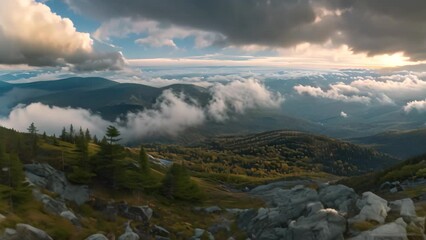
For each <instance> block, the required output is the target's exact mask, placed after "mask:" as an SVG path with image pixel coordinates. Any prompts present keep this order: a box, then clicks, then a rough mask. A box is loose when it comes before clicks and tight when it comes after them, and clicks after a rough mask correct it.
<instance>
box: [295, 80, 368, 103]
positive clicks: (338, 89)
mask: <svg viewBox="0 0 426 240" xmlns="http://www.w3.org/2000/svg"><path fill="white" fill-rule="evenodd" d="M294 90H296V92H297V93H298V94H300V95H302V94H306V95H310V96H313V97H320V98H327V99H333V100H338V101H342V102H357V103H364V104H368V103H370V102H371V98H370V97H368V96H360V95H356V94H353V93H358V92H359V91H358V90H357V89H355V88H353V87H351V86H348V85H345V84H344V83H338V84H333V85H330V89H328V90H322V89H321V88H320V87H312V86H304V85H297V86H295V87H294Z"/></svg>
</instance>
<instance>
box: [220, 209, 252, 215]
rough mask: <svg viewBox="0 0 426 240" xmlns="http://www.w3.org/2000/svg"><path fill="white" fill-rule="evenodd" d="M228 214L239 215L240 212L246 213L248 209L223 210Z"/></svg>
mask: <svg viewBox="0 0 426 240" xmlns="http://www.w3.org/2000/svg"><path fill="white" fill-rule="evenodd" d="M225 210H226V211H227V212H228V213H231V214H240V213H242V212H246V211H248V210H249V209H241V208H227V209H225Z"/></svg>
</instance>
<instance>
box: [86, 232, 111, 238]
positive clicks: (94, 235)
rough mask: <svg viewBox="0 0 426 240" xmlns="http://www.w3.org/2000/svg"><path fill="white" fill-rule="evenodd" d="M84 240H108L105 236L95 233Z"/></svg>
mask: <svg viewBox="0 0 426 240" xmlns="http://www.w3.org/2000/svg"><path fill="white" fill-rule="evenodd" d="M85 240H108V238H107V237H105V235H103V234H100V233H96V234H93V235H90V236H89V237H87V238H86V239H85Z"/></svg>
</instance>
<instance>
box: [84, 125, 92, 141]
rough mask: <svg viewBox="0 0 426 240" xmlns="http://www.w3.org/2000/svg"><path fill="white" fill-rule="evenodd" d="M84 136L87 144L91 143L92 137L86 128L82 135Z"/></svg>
mask: <svg viewBox="0 0 426 240" xmlns="http://www.w3.org/2000/svg"><path fill="white" fill-rule="evenodd" d="M84 136H85V137H86V140H87V141H88V142H90V141H92V135H90V131H89V129H88V128H86V132H85V133H84Z"/></svg>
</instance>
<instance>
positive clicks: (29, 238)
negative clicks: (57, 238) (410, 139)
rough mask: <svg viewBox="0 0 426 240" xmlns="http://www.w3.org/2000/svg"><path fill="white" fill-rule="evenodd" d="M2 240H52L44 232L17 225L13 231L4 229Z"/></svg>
mask: <svg viewBox="0 0 426 240" xmlns="http://www.w3.org/2000/svg"><path fill="white" fill-rule="evenodd" d="M0 239H2V240H24V239H25V240H53V239H52V238H51V237H50V236H49V235H48V234H47V233H46V232H44V231H43V230H40V229H38V228H35V227H33V226H31V225H28V224H22V223H18V224H16V230H15V229H10V228H8V229H6V230H5V232H4V234H3V236H2V237H1V238H0Z"/></svg>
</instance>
